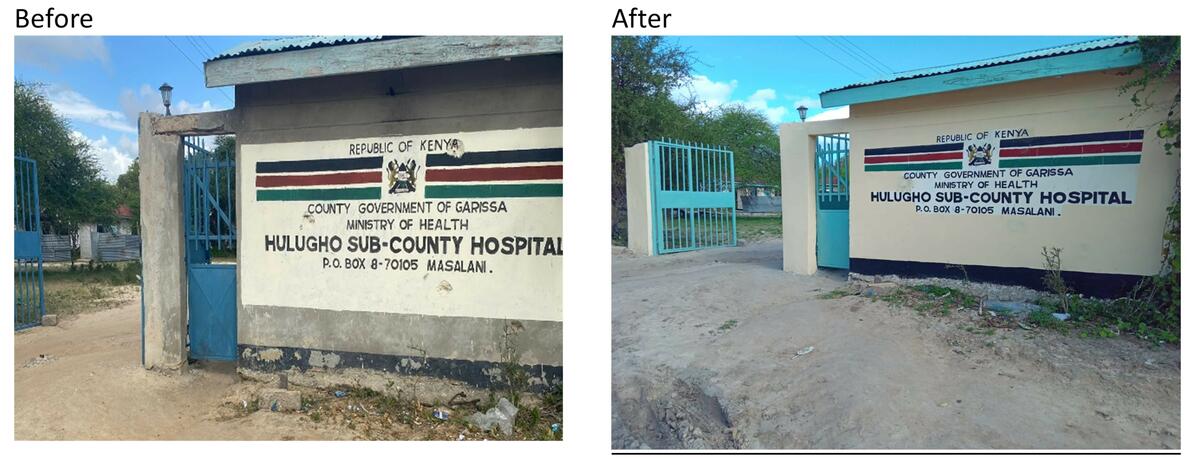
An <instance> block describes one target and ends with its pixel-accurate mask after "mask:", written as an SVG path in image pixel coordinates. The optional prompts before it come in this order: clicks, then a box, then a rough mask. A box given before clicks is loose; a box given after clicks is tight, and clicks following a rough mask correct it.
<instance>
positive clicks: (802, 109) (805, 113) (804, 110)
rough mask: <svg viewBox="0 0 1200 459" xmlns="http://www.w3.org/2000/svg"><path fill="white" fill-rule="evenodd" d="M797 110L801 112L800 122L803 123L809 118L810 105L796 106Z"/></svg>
mask: <svg viewBox="0 0 1200 459" xmlns="http://www.w3.org/2000/svg"><path fill="white" fill-rule="evenodd" d="M796 111H797V112H800V122H801V123H803V122H804V120H805V119H807V118H808V107H805V106H803V105H801V106H799V107H796Z"/></svg>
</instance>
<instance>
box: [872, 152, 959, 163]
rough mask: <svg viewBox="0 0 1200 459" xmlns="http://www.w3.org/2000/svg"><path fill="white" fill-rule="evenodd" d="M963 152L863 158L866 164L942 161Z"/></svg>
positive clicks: (954, 157) (956, 157)
mask: <svg viewBox="0 0 1200 459" xmlns="http://www.w3.org/2000/svg"><path fill="white" fill-rule="evenodd" d="M962 155H963V153H962V152H961V151H954V152H948V153H922V154H915V155H892V156H867V157H865V158H863V162H864V163H866V164H886V163H910V162H923V161H940V160H947V159H960V158H962Z"/></svg>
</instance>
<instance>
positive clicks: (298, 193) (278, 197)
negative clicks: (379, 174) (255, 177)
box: [257, 185, 380, 201]
mask: <svg viewBox="0 0 1200 459" xmlns="http://www.w3.org/2000/svg"><path fill="white" fill-rule="evenodd" d="M379 196H380V187H379V186H378V185H375V186H371V187H363V188H284V189H275V190H257V198H258V200H259V201H350V200H363V199H379Z"/></svg>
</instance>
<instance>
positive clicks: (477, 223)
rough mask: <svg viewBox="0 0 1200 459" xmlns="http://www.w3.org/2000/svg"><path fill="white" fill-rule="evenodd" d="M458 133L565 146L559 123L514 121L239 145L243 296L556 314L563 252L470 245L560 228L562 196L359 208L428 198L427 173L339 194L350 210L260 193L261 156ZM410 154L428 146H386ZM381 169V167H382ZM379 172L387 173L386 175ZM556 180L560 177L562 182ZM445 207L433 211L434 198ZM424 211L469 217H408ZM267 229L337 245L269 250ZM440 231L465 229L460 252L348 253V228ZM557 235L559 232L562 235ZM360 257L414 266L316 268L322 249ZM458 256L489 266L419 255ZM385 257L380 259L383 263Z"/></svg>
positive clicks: (258, 301) (484, 146) (319, 305)
mask: <svg viewBox="0 0 1200 459" xmlns="http://www.w3.org/2000/svg"><path fill="white" fill-rule="evenodd" d="M448 137H453V138H456V139H459V140H460V141H461V142H462V144H463V145H464V146H465V153H464V154H465V155H470V154H471V153H472V152H477V151H494V150H512V149H532V148H549V147H562V128H560V127H551V128H533V129H512V130H501V131H482V132H462V133H448V134H441V135H427V136H396V137H379V138H367V139H347V140H328V141H313V142H294V143H264V144H246V145H242V146H241V149H242V151H241V155H242V156H241V157H242V158H245V161H244V162H243V163H242V167H243V169H242V171H243V173H241V174H239V175H240V181H241V183H240V185H241V186H240V190H241V192H240V193H239V202H240V207H239V208H240V210H241V212H240V215H241V227H240V232H241V233H240V237H239V239H240V242H241V244H240V250H241V252H240V263H241V264H240V267H239V270H240V271H241V276H242V279H241V284H240V286H241V287H240V290H241V291H240V295H241V300H242V302H243V303H244V304H254V305H265V306H285V307H293V308H312V309H324V310H334V311H369V312H387V313H397V314H418V315H429V316H449V317H479V318H497V319H523V320H544V321H561V320H562V257H561V256H547V255H501V254H495V255H479V254H470V248H469V240H470V238H471V237H472V236H493V237H504V236H540V237H551V238H561V237H562V198H561V197H536V198H496V199H471V200H461V199H447V200H442V199H431V200H428V201H429V202H431V203H432V204H431V209H433V210H432V211H431V212H430V213H428V214H376V215H364V214H362V213H360V205H361V204H364V203H378V202H384V201H392V202H418V201H426V200H425V199H424V192H425V184H426V180H425V177H424V175H425V173H426V172H427V168H425V167H422V168H421V169H420V170H419V175H420V179H419V180H418V187H417V191H416V192H415V193H405V194H397V195H389V194H387V189H386V188H387V185H386V183H380V184H379V186H380V187H381V188H383V192H382V198H381V199H380V200H369V201H368V200H356V201H337V202H341V203H348V204H350V210H349V213H348V214H326V213H320V212H314V211H313V210H314V209H313V208H312V207H311V205H313V204H328V203H332V202H334V201H328V202H324V201H292V202H286V201H261V202H260V201H258V200H257V198H256V193H255V192H254V190H255V173H254V164H255V163H256V162H260V161H278V160H302V159H320V158H346V157H349V153H348V152H349V151H350V150H349V146H350V145H351V144H355V143H363V142H368V143H370V142H394V143H397V144H398V143H402V142H408V141H411V142H412V143H413V145H419V144H420V143H421V141H422V140H427V139H445V138H448ZM409 158H413V159H415V160H416V161H417V163H418V164H421V165H424V164H425V152H421V151H416V152H414V151H409V152H405V153H399V152H397V153H390V154H385V155H384V161H383V163H384V165H386V164H387V163H388V162H389V161H390V160H391V159H401V160H407V159H409ZM381 172H382V171H381ZM383 175H386V174H383ZM559 183H561V181H560V182H559ZM466 201H497V202H498V201H503V202H504V204H505V205H506V206H507V209H508V211H507V212H506V213H463V212H458V211H456V210H454V205H455V204H458V203H462V202H466ZM439 203H445V204H448V205H450V207H451V208H450V210H449V211H447V212H444V213H439V212H437V210H436V208H437V204H439ZM352 218H385V219H395V220H399V219H405V218H412V219H413V220H414V227H413V228H412V229H409V230H401V229H399V227H397V228H395V229H392V230H386V231H385V230H374V231H364V230H347V227H346V225H347V221H348V220H349V219H352ZM422 218H438V219H441V218H446V219H449V218H460V219H466V220H467V221H468V229H466V230H443V231H430V230H421V229H419V228H417V227H416V226H415V223H416V220H419V219H422ZM267 235H292V236H296V235H322V236H335V235H336V236H340V237H341V238H342V240H343V249H342V251H341V252H339V253H313V252H277V251H268V250H267V249H266V244H265V240H266V236H267ZM407 235H413V236H423V235H439V236H440V235H447V236H462V237H464V238H465V239H464V242H463V246H462V249H461V253H462V255H444V254H443V255H436V256H435V255H415V254H393V253H392V252H389V251H387V250H386V249H384V250H383V251H382V252H380V253H378V254H364V253H349V252H348V250H349V246H348V244H349V240H348V238H349V237H350V236H378V237H380V238H381V239H382V240H383V241H384V242H385V243H386V241H388V240H389V239H390V238H391V237H393V236H407ZM559 240H561V239H559ZM347 257H351V258H357V257H365V258H366V260H367V263H370V262H371V260H372V259H375V260H378V261H380V262H381V263H386V261H385V260H386V259H388V258H395V259H415V260H417V262H418V269H416V270H410V271H392V270H389V269H385V268H382V267H380V268H376V269H345V268H344V267H343V268H332V267H322V265H323V261H324V260H325V259H327V258H338V259H345V258H347ZM431 258H437V259H464V260H479V261H484V262H486V266H487V269H488V271H490V272H486V273H460V272H431V271H427V270H426V260H428V259H431ZM381 266H382V265H381Z"/></svg>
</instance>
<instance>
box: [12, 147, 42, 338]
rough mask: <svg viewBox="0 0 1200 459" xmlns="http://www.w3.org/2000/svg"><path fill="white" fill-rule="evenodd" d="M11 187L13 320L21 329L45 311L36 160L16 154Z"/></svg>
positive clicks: (40, 316) (38, 323) (40, 319)
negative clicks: (12, 187)
mask: <svg viewBox="0 0 1200 459" xmlns="http://www.w3.org/2000/svg"><path fill="white" fill-rule="evenodd" d="M13 186H14V190H13V201H14V202H13V254H14V258H15V260H14V264H13V297H14V299H13V322H14V328H15V329H16V330H23V329H26V328H29V327H34V326H37V325H40V324H41V323H42V316H43V315H45V314H46V291H45V281H44V279H43V272H42V261H43V259H42V214H41V204H40V200H39V196H38V176H37V162H36V161H34V160H32V159H30V158H27V157H24V156H20V155H17V156H16V162H15V164H14V165H13Z"/></svg>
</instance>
